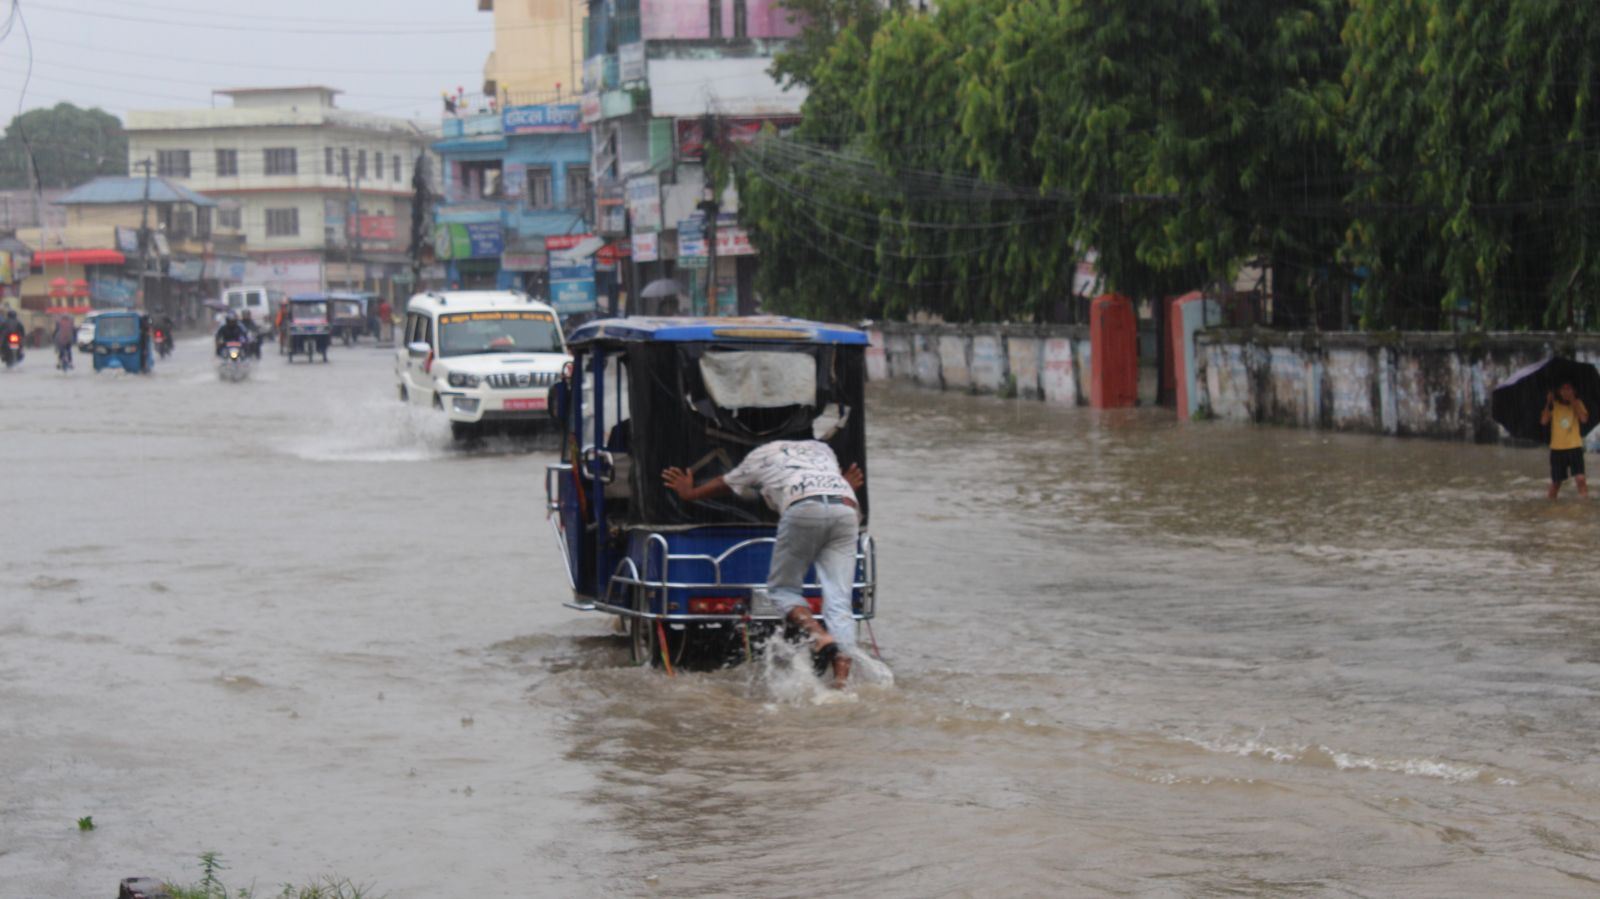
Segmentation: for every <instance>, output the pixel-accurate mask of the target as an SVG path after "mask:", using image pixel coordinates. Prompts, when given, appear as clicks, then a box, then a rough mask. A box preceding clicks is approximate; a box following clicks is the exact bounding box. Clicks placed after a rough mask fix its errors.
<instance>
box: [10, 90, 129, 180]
mask: <svg viewBox="0 0 1600 899" xmlns="http://www.w3.org/2000/svg"><path fill="white" fill-rule="evenodd" d="M30 146H31V147H32V149H33V161H34V163H35V164H36V165H37V166H38V170H39V184H40V187H42V188H44V189H47V190H48V189H54V188H70V187H77V186H78V185H80V184H82V183H84V182H86V181H89V180H92V179H94V178H96V177H98V176H100V175H126V174H127V173H128V138H127V135H125V134H124V133H123V131H122V122H121V121H119V120H118V119H117V117H116V116H113V115H111V114H110V113H108V112H105V111H104V110H101V109H81V108H79V107H77V106H74V105H72V104H71V103H58V104H56V105H55V106H54V107H52V108H50V109H30V110H28V111H27V112H25V113H23V114H21V115H19V116H17V117H15V118H13V119H12V120H11V124H10V125H8V126H6V132H5V137H4V138H0V187H6V188H25V187H32V186H33V181H32V174H31V171H30V168H29V163H28V147H30Z"/></svg>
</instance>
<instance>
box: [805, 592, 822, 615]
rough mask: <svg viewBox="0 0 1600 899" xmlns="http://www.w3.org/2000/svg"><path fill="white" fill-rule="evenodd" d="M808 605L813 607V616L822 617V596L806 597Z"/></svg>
mask: <svg viewBox="0 0 1600 899" xmlns="http://www.w3.org/2000/svg"><path fill="white" fill-rule="evenodd" d="M806 605H808V606H810V607H811V614H813V615H821V614H822V597H820V596H807V597H806Z"/></svg>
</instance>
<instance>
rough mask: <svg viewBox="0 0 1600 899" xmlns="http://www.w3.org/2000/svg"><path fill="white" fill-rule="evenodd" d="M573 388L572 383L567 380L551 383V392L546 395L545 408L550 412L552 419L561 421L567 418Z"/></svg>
mask: <svg viewBox="0 0 1600 899" xmlns="http://www.w3.org/2000/svg"><path fill="white" fill-rule="evenodd" d="M571 388H572V385H571V384H570V383H569V382H567V381H557V382H555V383H554V384H551V385H550V393H549V394H547V396H546V400H545V404H544V408H545V411H546V412H548V413H550V419H551V420H552V421H555V422H558V423H559V422H565V421H566V420H567V400H568V399H569V398H570V396H571V392H572V391H571Z"/></svg>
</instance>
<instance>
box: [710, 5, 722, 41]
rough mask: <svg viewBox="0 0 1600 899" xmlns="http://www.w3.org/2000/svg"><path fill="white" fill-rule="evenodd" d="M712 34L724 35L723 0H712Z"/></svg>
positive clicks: (715, 35) (716, 35) (714, 35)
mask: <svg viewBox="0 0 1600 899" xmlns="http://www.w3.org/2000/svg"><path fill="white" fill-rule="evenodd" d="M709 5H710V7H711V36H712V37H722V0H711V2H710V4H709Z"/></svg>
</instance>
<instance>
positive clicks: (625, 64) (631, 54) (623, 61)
mask: <svg viewBox="0 0 1600 899" xmlns="http://www.w3.org/2000/svg"><path fill="white" fill-rule="evenodd" d="M644 65H645V63H644V41H637V42H635V43H632V44H623V45H622V46H620V47H618V48H617V78H618V79H619V80H620V81H621V82H622V83H623V84H632V83H633V82H635V81H643V80H644V73H645V68H644Z"/></svg>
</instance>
